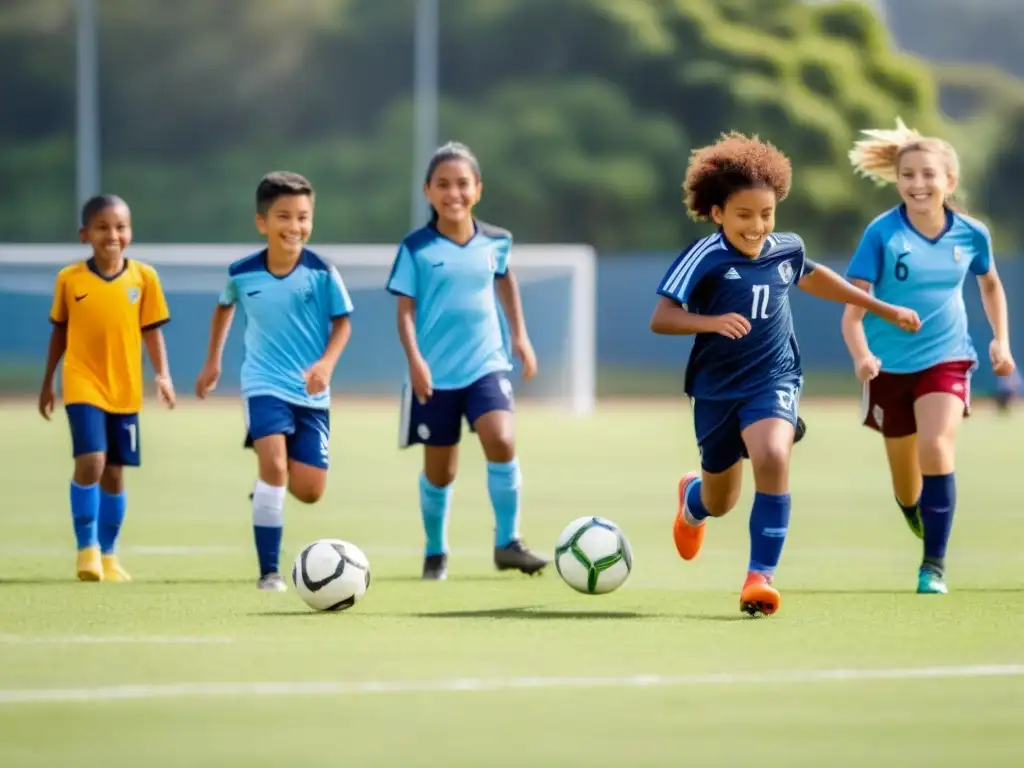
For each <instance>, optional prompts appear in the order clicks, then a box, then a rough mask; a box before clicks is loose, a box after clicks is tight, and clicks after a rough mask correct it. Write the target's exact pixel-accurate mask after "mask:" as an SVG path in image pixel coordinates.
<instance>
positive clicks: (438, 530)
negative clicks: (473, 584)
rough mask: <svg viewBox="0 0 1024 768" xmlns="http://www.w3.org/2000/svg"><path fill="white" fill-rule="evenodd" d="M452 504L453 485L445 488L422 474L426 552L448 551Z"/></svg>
mask: <svg viewBox="0 0 1024 768" xmlns="http://www.w3.org/2000/svg"><path fill="white" fill-rule="evenodd" d="M451 504H452V486H451V485H446V486H444V487H443V488H439V487H438V486H436V485H434V484H433V483H431V482H430V481H429V480H427V476H426V475H420V515H421V516H422V518H423V533H424V534H426V537H427V546H426V552H425V554H426V555H427V556H428V557H429V556H430V555H443V554H446V553H447V552H448V511H449V510H450V509H451Z"/></svg>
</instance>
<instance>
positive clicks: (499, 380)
mask: <svg viewBox="0 0 1024 768" xmlns="http://www.w3.org/2000/svg"><path fill="white" fill-rule="evenodd" d="M513 407H514V401H513V398H512V382H511V381H509V380H508V377H507V376H506V375H505V374H504V373H488V374H487V375H486V376H482V377H480V378H479V379H477V380H476V381H474V382H473V383H472V384H470V385H469V386H468V387H463V388H462V389H435V390H434V394H433V395H431V396H430V399H429V400H427V402H426V403H421V402H420V401H419V399H418V398H417V397H416V395H415V394H413V391H412V386H411V385H410V384H409V383H408V382H407V383H406V384H405V386H404V387H403V388H402V415H401V419H400V424H399V428H398V445H399V447H401V448H408V447H409V446H410V445H416V444H417V443H422V444H423V445H434V446H448V445H458V443H459V440H460V439H461V438H462V419H463V418H465V419H466V422H467V423H468V424H469V428H470V429H471V430H472V429H473V425H474V424H475V423H476V420H477V419H479V418H480V417H481V416H483V415H484V414H485V413H490V412H491V411H511V410H513Z"/></svg>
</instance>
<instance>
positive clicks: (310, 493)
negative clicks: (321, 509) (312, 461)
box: [288, 464, 327, 504]
mask: <svg viewBox="0 0 1024 768" xmlns="http://www.w3.org/2000/svg"><path fill="white" fill-rule="evenodd" d="M326 490H327V472H326V470H322V469H317V468H316V467H310V466H308V465H296V464H293V465H292V466H291V468H290V469H289V472H288V492H289V493H290V494H291V495H292V497H293V498H295V499H297V500H298V501H301V502H302V503H303V504H315V503H316V502H318V501H320V499H321V498H323V495H324V492H325V491H326Z"/></svg>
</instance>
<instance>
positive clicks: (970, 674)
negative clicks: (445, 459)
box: [0, 664, 1024, 705]
mask: <svg viewBox="0 0 1024 768" xmlns="http://www.w3.org/2000/svg"><path fill="white" fill-rule="evenodd" d="M1022 675H1024V664H1003V665H977V666H963V667H916V668H915V667H907V668H897V669H811V670H792V671H788V672H774V673H765V674H757V673H752V674H740V673H720V674H704V675H632V676H629V677H510V678H455V679H446V680H408V681H400V680H396V681H376V682H374V681H367V682H320V683H312V682H311V683H271V682H266V683H169V684H162V685H109V686H95V687H90V688H25V689H7V690H4V689H0V705H3V704H76V703H92V702H100V701H129V700H140V699H178V698H211V697H243V698H244V697H254V696H257V697H280V696H284V697H301V696H358V695H364V694H420V693H435V694H436V693H481V692H495V691H524V690H530V691H541V690H558V689H563V690H564V689H579V688H670V687H672V688H678V687H684V686H685V687H693V686H746V685H794V684H796V685H801V684H808V683H844V682H861V681H888V680H935V679H941V678H980V677H1019V676H1022Z"/></svg>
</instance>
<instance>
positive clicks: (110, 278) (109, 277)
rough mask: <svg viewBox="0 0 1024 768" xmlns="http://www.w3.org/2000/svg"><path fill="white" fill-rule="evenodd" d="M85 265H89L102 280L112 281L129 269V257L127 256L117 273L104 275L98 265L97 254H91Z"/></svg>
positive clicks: (90, 269) (91, 270)
mask: <svg viewBox="0 0 1024 768" xmlns="http://www.w3.org/2000/svg"><path fill="white" fill-rule="evenodd" d="M85 266H86V267H88V269H89V271H90V272H92V273H93V274H94V275H96V277H98V278H99V279H100V280H103V281H105V282H108V283H112V282H114V281H115V280H117V278H119V277H120V276H121V275H123V274H124V273H125V272H127V271H128V258H127V257H125V260H124V264H123V265H122V267H121V271H120V272H118V273H117V274H116V275H104V274H103V273H102V272H100V269H99V267H97V266H96V257H95V256H90V257H89V260H88V261H86V262H85Z"/></svg>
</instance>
